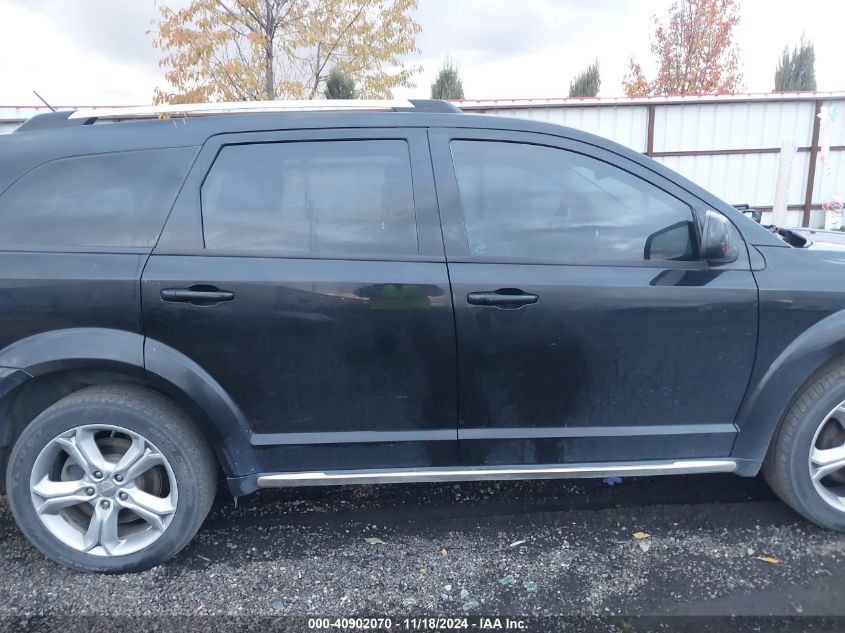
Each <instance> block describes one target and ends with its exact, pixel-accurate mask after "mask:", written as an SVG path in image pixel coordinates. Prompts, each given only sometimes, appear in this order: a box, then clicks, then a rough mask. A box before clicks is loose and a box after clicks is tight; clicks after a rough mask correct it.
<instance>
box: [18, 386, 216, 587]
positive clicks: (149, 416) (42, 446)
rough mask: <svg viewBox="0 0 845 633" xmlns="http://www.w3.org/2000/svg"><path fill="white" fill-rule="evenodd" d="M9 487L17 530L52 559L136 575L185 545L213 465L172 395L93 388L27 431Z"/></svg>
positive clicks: (209, 488)
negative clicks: (133, 572) (136, 572)
mask: <svg viewBox="0 0 845 633" xmlns="http://www.w3.org/2000/svg"><path fill="white" fill-rule="evenodd" d="M7 489H8V497H9V504H10V506H11V509H12V512H13V514H14V516H15V519H16V521H17V522H18V525H19V526H20V528H21V530H22V531H23V532H24V534H26V536H27V537H28V538H29V539H30V541H32V543H33V544H34V545H35V546H36V547H38V548H39V549H40V550H41V551H42V552H44V553H45V554H46V555H47V556H49V557H50V558H52V559H53V560H55V561H56V562H58V563H60V564H62V565H65V566H67V567H70V568H72V569H77V570H81V571H99V572H125V571H137V570H141V569H146V568H149V567H152V566H154V565H157V564H159V563H161V562H162V561H164V560H166V559H167V558H169V557H171V556H173V555H174V554H176V553H177V552H178V551H180V550H181V549H182V548H183V547H184V546H185V545H187V543H188V542H189V541H190V539H191V538H192V537H193V535H194V534H195V533H196V531H197V529H199V526H200V525H201V523H202V521H203V519H204V518H205V516H206V514H207V513H208V510H209V508H210V507H211V503H212V501H213V498H214V490H215V468H214V461H213V458H212V456H211V453H210V451H209V449H208V447H207V445H206V444H205V441H204V440H203V438H202V437H201V436H200V435H199V434H198V432H197V431H196V429H194V427H193V426H192V425H191V423H190V421H189V420H188V419H187V418H186V417H185V415H184V413H183V412H182V411H181V410H180V409H179V408H178V407H176V406H175V405H174V404H173V403H172V402H171V401H169V400H167V399H166V398H164V397H162V396H161V395H160V394H158V393H156V392H154V391H151V390H147V389H143V388H139V387H134V386H122V385H118V386H109V387H92V388H88V389H84V390H82V391H79V392H77V393H74V394H72V395H70V396H68V397H66V398H64V399H63V400H61V401H59V402H57V403H56V404H54V405H53V406H51V407H50V408H48V409H47V410H46V411H44V412H43V413H42V414H41V415H40V416H38V417H37V418H36V419H35V420H34V421H33V422H32V423H31V424H30V425H29V426H27V427H26V429H24V432H23V433H22V434H21V436H20V438H19V439H18V441H17V442H16V443H15V446H14V449H13V450H12V454H11V458H10V460H9V466H8V474H7Z"/></svg>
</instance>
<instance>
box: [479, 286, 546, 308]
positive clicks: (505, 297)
mask: <svg viewBox="0 0 845 633" xmlns="http://www.w3.org/2000/svg"><path fill="white" fill-rule="evenodd" d="M539 300H540V297H539V296H537V295H535V294H533V293H530V292H523V291H522V290H520V289H519V288H500V289H499V290H495V291H492V292H470V293H469V294H468V295H467V303H469V304H470V305H474V306H494V307H496V308H504V309H506V310H507V309H514V308H521V307H522V306H526V305H531V304H532V303H537V302H538V301H539Z"/></svg>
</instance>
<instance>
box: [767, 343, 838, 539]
mask: <svg viewBox="0 0 845 633" xmlns="http://www.w3.org/2000/svg"><path fill="white" fill-rule="evenodd" d="M843 403H845V359H841V360H837V361H835V362H833V363H830V364H828V365H826V366H825V367H823V368H822V369H820V370H819V371H818V372H816V373H815V374H814V375H813V376H812V377H811V378H810V380H809V381H807V383H806V384H805V385H804V387H803V388H802V389H801V391H800V392H798V394H797V396H796V398H795V400H794V401H793V404H792V406H791V408H790V409H789V411H788V412H787V414H786V416H785V417H784V418H783V421H782V422H781V425H780V427H779V428H778V430H777V431H776V433H775V436H774V438H773V439H772V443H771V445H770V447H769V451H768V454H767V455H766V459H765V461H764V463H763V476H764V477H765V479H766V481H767V482H768V484H769V486H770V487H771V488H772V490H773V491H774V492H775V493H776V494H777V495H778V496H779V497H780V498H781V499H782V500H783V501H784V502H785V503H787V504H788V505H789V506H790V507H792V508H793V509H794V510H795V511H796V512H798V513H799V514H801V515H802V516H804V517H805V518H807V519H809V520H810V521H812V522H813V523H816V524H817V525H819V526H821V527H823V528H827V529H830V530H836V531H840V532H845V504H842V503H840V504H839V507H837V503H836V502H835V500H833V501H831V498H832V497H834V496H835V495H830V496H829V497H828V495H826V494H825V493H824V492H823V491H824V490H828V489H830V490H837V491H839V495H845V464H843V466H842V467H841V468H838V470H836V471H833V472H832V473H831V474H830V475H826V476H825V477H823V478H821V479H820V480H819V482H818V483H814V481H813V476H812V474H811V471H815V472H820V471H819V470H818V468H819V463H820V461H819V460H818V459H817V458H815V459H814V460H811V452H812V451H813V450H814V449H817V448H825V449H827V448H838V447H840V446H842V447H845V408H843V409H842V410H838V409H839V407H840V406H842V405H843ZM813 455H814V456H818V453H813ZM820 489H821V491H820ZM826 497H827V498H826Z"/></svg>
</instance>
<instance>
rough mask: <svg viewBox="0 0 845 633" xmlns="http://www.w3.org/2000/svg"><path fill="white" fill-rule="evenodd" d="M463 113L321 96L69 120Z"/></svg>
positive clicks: (423, 104) (107, 112) (122, 111)
mask: <svg viewBox="0 0 845 633" xmlns="http://www.w3.org/2000/svg"><path fill="white" fill-rule="evenodd" d="M327 111H341V112H343V111H376V112H379V111H380V112H391V111H392V112H460V110H458V109H457V108H456V107H455V106H453V105H452V104H451V103H448V102H446V101H439V100H437V99H410V100H405V99H393V100H355V99H349V100H346V99H337V100H331V99H321V100H310V101H306V100H290V101H233V102H225V103H196V104H193V103H192V104H176V105H154V106H141V107H128V108H102V109H96V110H76V111H74V112H73V113H71V115H70V116H69V117H67V118H68V119H69V120H78V119H83V120H84V122H86V123H93V122H94V121H98V120H100V121H101V120H126V119H151V118H162V117H165V116H174V117H183V116H209V115H217V114H247V113H249V114H257V113H266V112H327Z"/></svg>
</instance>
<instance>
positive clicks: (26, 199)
mask: <svg viewBox="0 0 845 633" xmlns="http://www.w3.org/2000/svg"><path fill="white" fill-rule="evenodd" d="M195 152H196V149H195V148H190V147H179V148H171V149H156V150H143V151H133V152H117V153H111V154H95V155H89V156H77V157H72V158H61V159H58V160H54V161H51V162H49V163H45V164H43V165H40V166H39V167H36V168H35V169H33V170H32V171H30V172H29V173H27V174H25V175H24V176H23V177H21V178H20V180H18V181H17V182H15V183H14V184H13V185H12V186H11V187H9V189H7V190H6V192H5V193H4V194H3V195H2V196H0V248H10V247H13V248H16V249H19V248H22V247H26V246H40V247H45V246H46V247H62V246H68V247H86V246H90V247H132V246H134V247H149V246H153V245H155V242H156V240H157V239H158V236H159V233H161V229H162V226H163V224H164V221H165V219H166V218H167V214H168V212H169V211H170V207H171V206H172V205H173V201H174V199H175V198H176V194H177V193H178V192H179V187H180V186H181V184H182V181H183V180H184V179H185V175H186V174H187V172H188V169H189V167H190V165H191V160H192V158H193V156H194V154H195Z"/></svg>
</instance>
